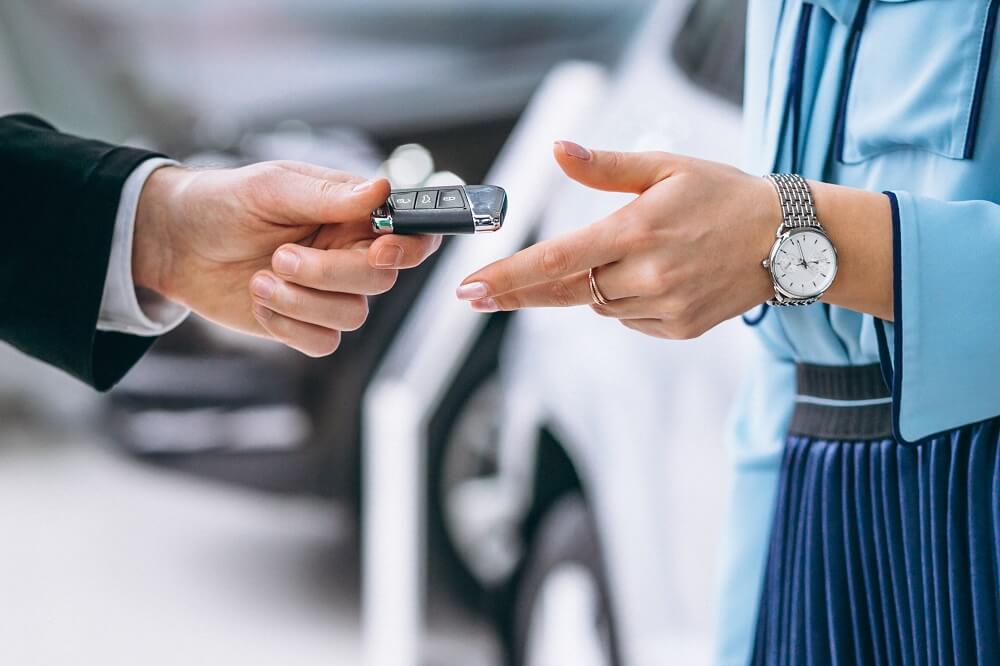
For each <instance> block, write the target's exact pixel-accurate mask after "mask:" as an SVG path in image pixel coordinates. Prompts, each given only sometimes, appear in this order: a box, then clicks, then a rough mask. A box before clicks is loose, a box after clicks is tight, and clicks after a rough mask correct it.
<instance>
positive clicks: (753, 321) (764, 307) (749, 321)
mask: <svg viewBox="0 0 1000 666" xmlns="http://www.w3.org/2000/svg"><path fill="white" fill-rule="evenodd" d="M770 309H771V306H769V305H768V304H767V303H761V304H760V314H759V315H757V316H756V317H748V316H746V314H745V313H744V315H743V317H742V319H743V323H744V324H746V325H747V326H756V325H758V324H759V323H760V322H762V321H764V317H766V316H767V312H768V310H770Z"/></svg>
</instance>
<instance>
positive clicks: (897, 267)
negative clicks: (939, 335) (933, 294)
mask: <svg viewBox="0 0 1000 666" xmlns="http://www.w3.org/2000/svg"><path fill="white" fill-rule="evenodd" d="M883 194H885V195H886V196H887V197H889V206H890V208H892V313H893V321H894V329H893V331H894V333H895V335H894V336H893V359H894V360H895V365H893V364H892V363H891V361H890V360H889V359H888V358H887V357H888V355H889V349H888V344H886V339H885V330H884V328H883V329H882V330H881V332H880V333H881V334H880V335H878V336H877V337H878V341H879V349H878V355H879V364H880V365H881V366H882V374H883V377H884V376H885V373H886V366H887V365H888V367H889V381H890V384H889V388H891V389H892V435H893V437H895V438H896V441H897V442H900V443H901V444H917V443H919V440H918V442H910V441H907V440H906V439H905V438H904V437H903V434H902V433H901V432H900V431H899V401H900V397H901V395H902V393H903V261H902V242H901V238H900V233H901V230H900V221H899V200H898V199H897V198H896V193H895V192H883ZM875 321H876V324H875V326H876V329H875V330H876V333H879V328H880V327H881V326H883V324H882V321H881V320H879V319H876V320H875Z"/></svg>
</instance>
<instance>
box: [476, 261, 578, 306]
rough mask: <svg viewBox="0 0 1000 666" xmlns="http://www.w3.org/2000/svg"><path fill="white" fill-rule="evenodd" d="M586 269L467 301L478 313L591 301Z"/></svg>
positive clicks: (568, 304)
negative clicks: (492, 295) (557, 278)
mask: <svg viewBox="0 0 1000 666" xmlns="http://www.w3.org/2000/svg"><path fill="white" fill-rule="evenodd" d="M593 302H594V297H593V294H591V292H590V280H589V278H588V277H587V273H586V271H584V272H581V273H576V274H575V275H571V276H570V277H568V278H562V279H559V280H553V281H551V282H543V283H542V284H536V285H532V286H530V287H525V288H524V289H515V290H514V291H508V292H507V293H505V294H499V295H497V296H494V297H487V298H482V299H479V300H475V301H472V302H471V303H469V305H470V306H472V309H473V310H476V311H477V312H496V311H498V310H504V311H507V310H521V309H523V308H565V307H572V306H574V305H586V304H588V303H593Z"/></svg>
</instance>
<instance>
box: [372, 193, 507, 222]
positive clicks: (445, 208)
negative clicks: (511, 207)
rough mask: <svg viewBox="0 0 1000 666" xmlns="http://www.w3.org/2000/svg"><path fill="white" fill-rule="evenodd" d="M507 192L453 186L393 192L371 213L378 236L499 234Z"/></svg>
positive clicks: (504, 213)
mask: <svg viewBox="0 0 1000 666" xmlns="http://www.w3.org/2000/svg"><path fill="white" fill-rule="evenodd" d="M506 214H507V193H506V192H504V191H503V189H501V188H499V187H494V186H493V185H450V186H447V187H425V188H420V189H406V190H393V191H392V193H391V194H390V195H389V200H388V201H386V202H385V205H383V206H379V208H378V209H377V210H376V211H375V212H374V213H372V229H374V230H375V233H378V234H479V233H484V232H490V231H497V230H498V229H499V228H500V227H502V226H503V220H504V216H505V215H506Z"/></svg>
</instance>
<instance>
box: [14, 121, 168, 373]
mask: <svg viewBox="0 0 1000 666" xmlns="http://www.w3.org/2000/svg"><path fill="white" fill-rule="evenodd" d="M156 156H157V155H156V154H155V153H150V152H147V151H144V150H137V149H133V148H124V147H116V146H111V145H108V144H106V143H101V142H100V141H88V140H84V139H79V138H76V137H72V136H68V135H65V134H61V133H59V132H57V131H56V130H55V129H54V128H53V127H52V126H51V125H49V124H47V123H45V122H44V121H42V120H40V119H38V118H35V117H32V116H27V115H16V116H7V117H4V118H0V340H4V341H6V342H8V343H10V344H12V345H14V346H15V347H17V348H18V349H20V350H21V351H23V352H25V353H26V354H29V355H31V356H35V357H37V358H39V359H41V360H42V361H45V362H46V363H49V364H51V365H54V366H56V367H59V368H62V369H63V370H65V371H66V372H68V373H70V374H71V375H73V376H74V377H77V378H79V379H81V380H82V381H84V382H86V383H88V384H90V385H91V386H93V387H95V388H97V389H99V390H102V391H103V390H106V389H108V388H110V387H111V386H112V385H113V384H115V382H117V381H118V380H119V379H121V377H122V376H123V375H124V374H125V373H126V372H127V371H128V369H129V368H131V367H132V365H134V364H135V363H136V361H138V360H139V358H140V357H141V356H142V355H143V354H144V353H145V352H146V350H147V349H148V348H149V346H150V345H151V344H152V342H153V339H151V338H140V337H136V336H130V335H124V334H120V333H105V332H101V331H98V330H97V318H98V315H99V313H100V306H101V296H102V294H103V292H104V279H105V276H106V274H107V269H108V259H109V256H110V253H111V238H112V232H113V230H114V222H115V216H116V214H117V212H118V202H119V199H120V197H121V191H122V187H123V185H124V183H125V180H126V179H127V178H128V176H129V174H130V173H131V172H132V171H133V170H134V169H135V168H136V167H137V166H138V165H139V164H140V163H141V162H143V161H144V160H147V159H149V158H150V157H156Z"/></svg>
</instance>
